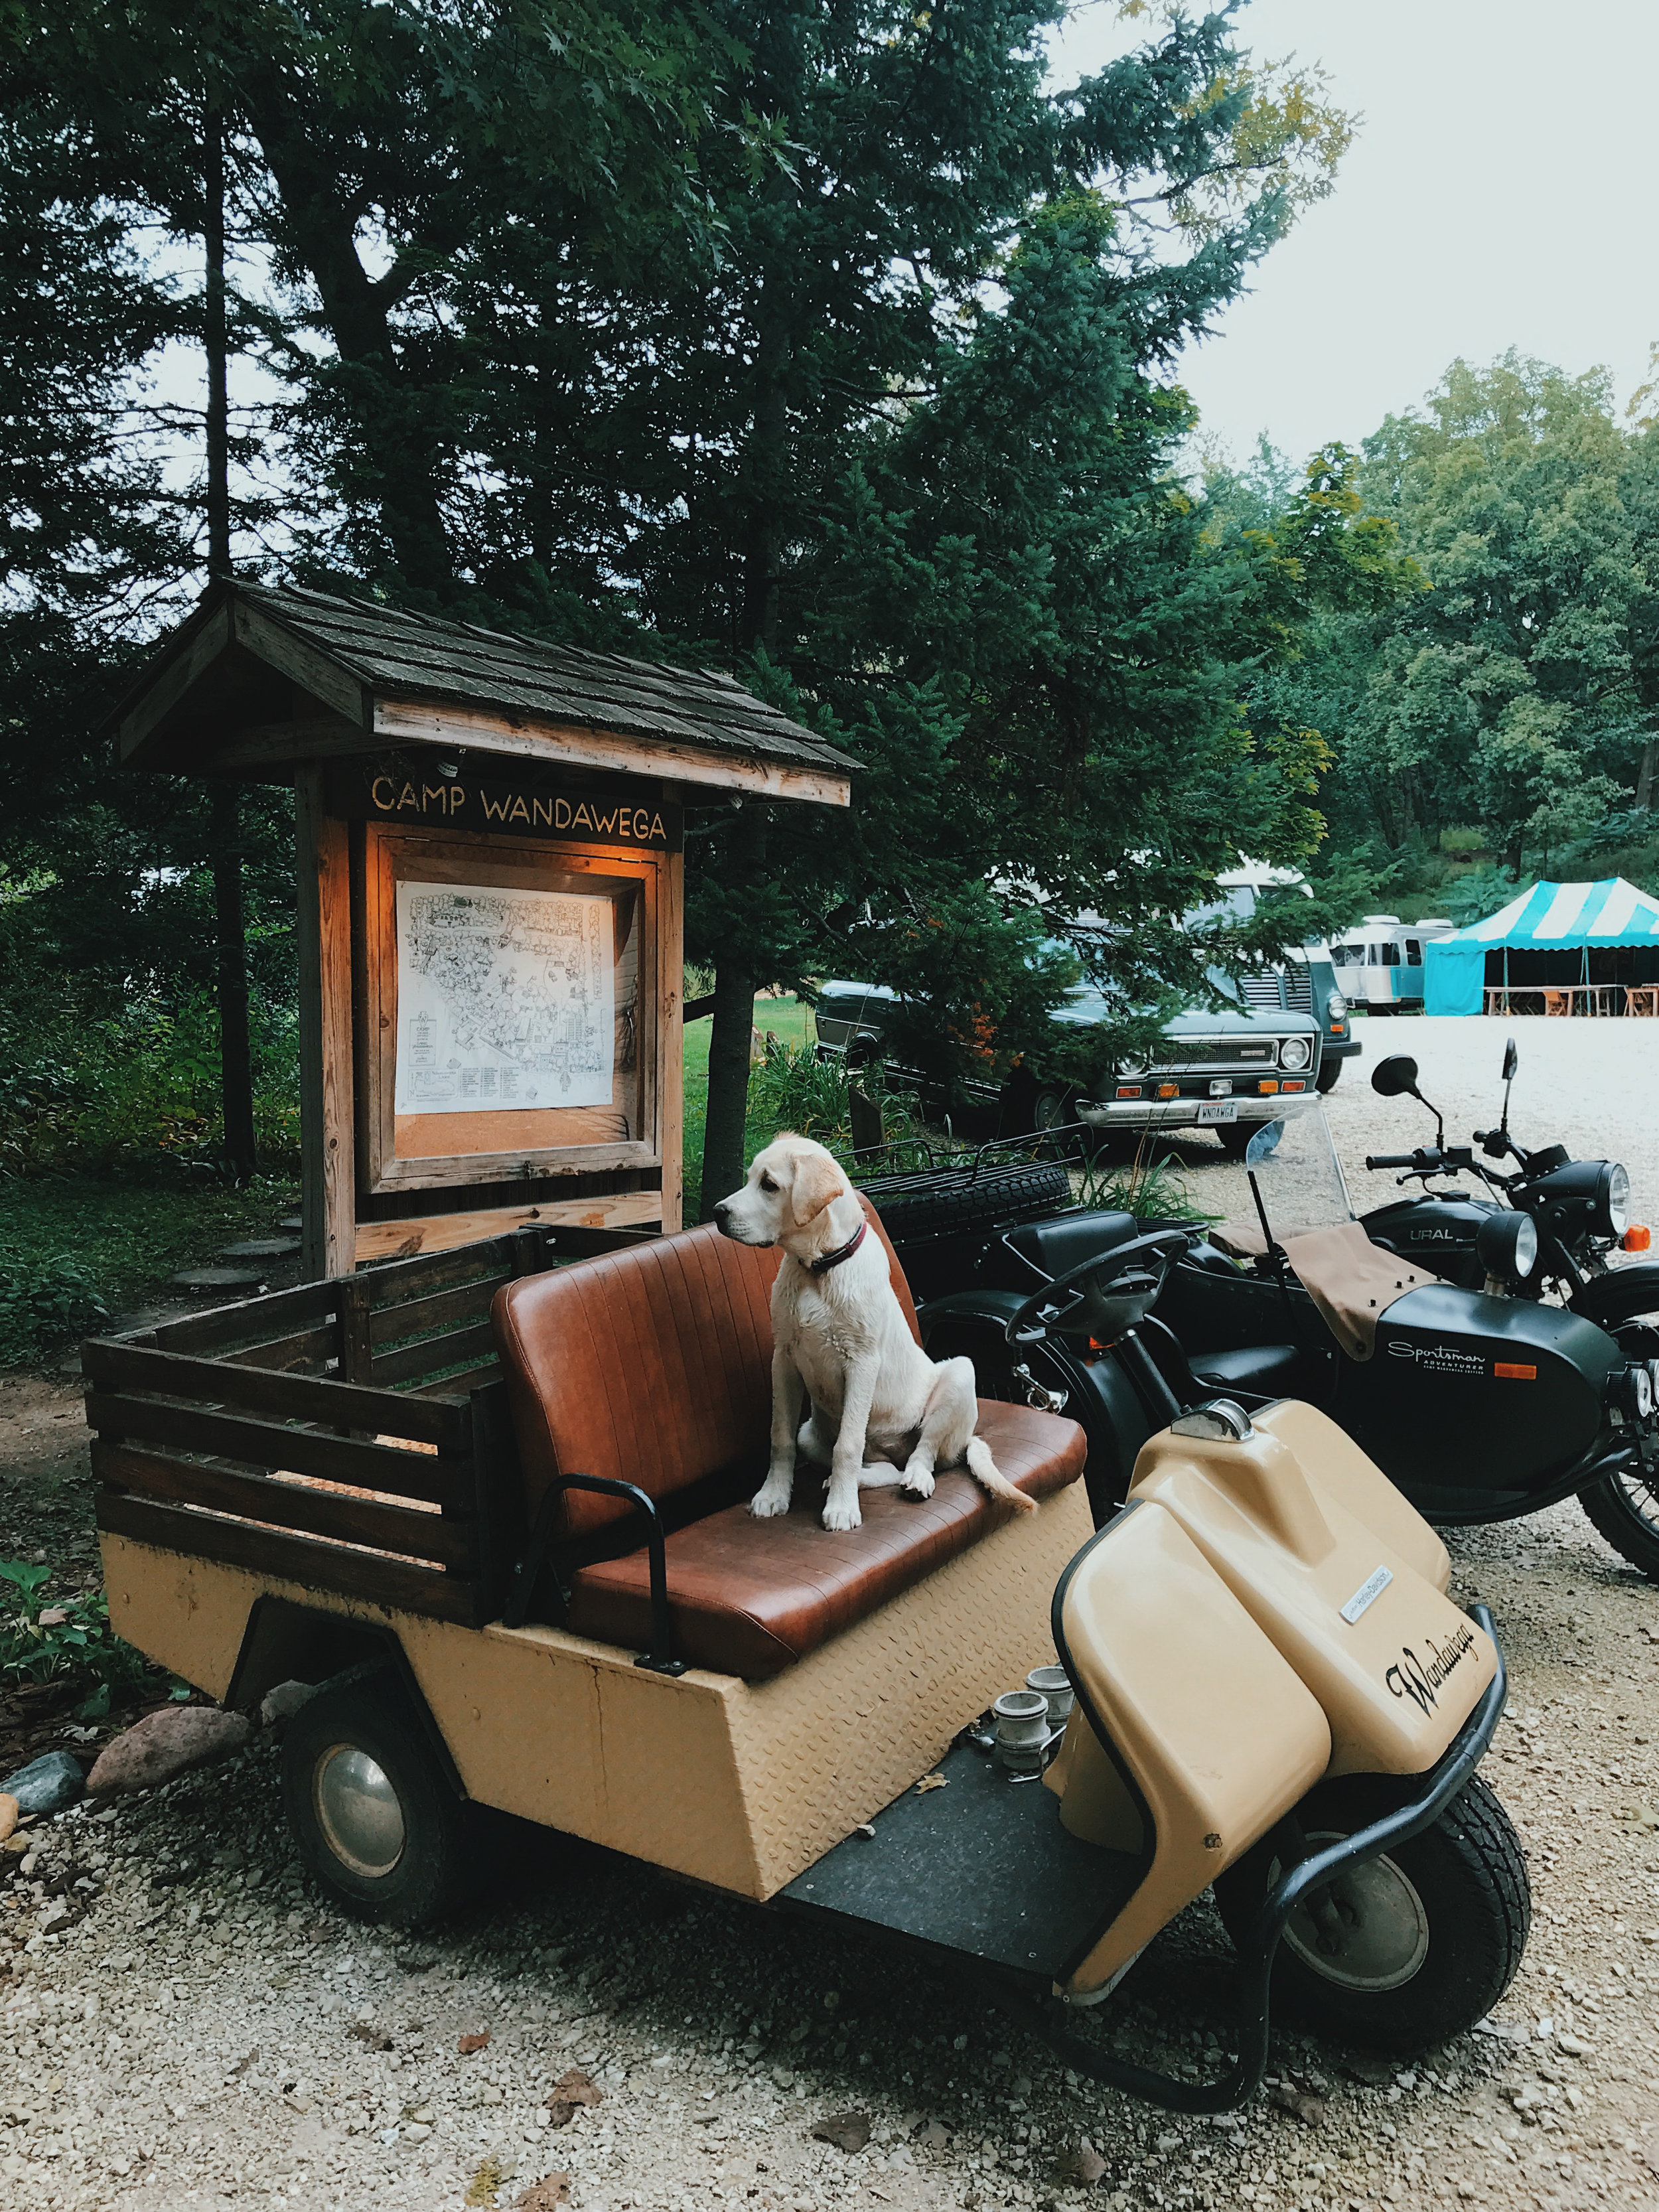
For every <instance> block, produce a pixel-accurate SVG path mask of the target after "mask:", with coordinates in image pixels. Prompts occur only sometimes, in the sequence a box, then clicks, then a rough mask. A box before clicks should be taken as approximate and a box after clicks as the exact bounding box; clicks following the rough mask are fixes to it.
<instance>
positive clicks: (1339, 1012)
mask: <svg viewBox="0 0 1659 2212" xmlns="http://www.w3.org/2000/svg"><path fill="white" fill-rule="evenodd" d="M1325 1018H1326V1019H1327V1020H1328V1021H1333V1022H1346V1020H1347V1018H1348V1002H1347V1000H1346V999H1345V998H1344V997H1343V995H1342V994H1341V992H1340V991H1333V992H1332V993H1331V995H1330V997H1329V998H1328V999H1327V1000H1326V1001H1325Z"/></svg>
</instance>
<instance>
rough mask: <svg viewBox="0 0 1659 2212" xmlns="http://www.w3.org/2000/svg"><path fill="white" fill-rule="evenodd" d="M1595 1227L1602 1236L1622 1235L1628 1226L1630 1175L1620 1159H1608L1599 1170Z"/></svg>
mask: <svg viewBox="0 0 1659 2212" xmlns="http://www.w3.org/2000/svg"><path fill="white" fill-rule="evenodd" d="M1595 1210H1596V1212H1597V1213H1598V1214H1599V1215H1600V1216H1601V1219H1600V1220H1599V1221H1598V1222H1597V1224H1596V1227H1597V1229H1598V1231H1600V1233H1601V1235H1602V1236H1603V1237H1622V1236H1623V1235H1624V1233H1625V1231H1626V1230H1627V1229H1628V1228H1629V1227H1630V1176H1628V1175H1627V1174H1626V1171H1625V1167H1624V1164H1623V1162H1622V1161H1620V1160H1609V1161H1608V1162H1607V1165H1606V1166H1605V1167H1604V1168H1603V1169H1602V1170H1601V1188H1599V1189H1598V1190H1597V1192H1596V1194H1595Z"/></svg>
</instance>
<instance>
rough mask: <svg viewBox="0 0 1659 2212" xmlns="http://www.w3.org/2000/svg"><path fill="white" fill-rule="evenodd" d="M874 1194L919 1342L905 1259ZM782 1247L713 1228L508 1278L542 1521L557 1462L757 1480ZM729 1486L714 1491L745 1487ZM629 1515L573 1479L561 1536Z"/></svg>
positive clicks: (500, 1300)
mask: <svg viewBox="0 0 1659 2212" xmlns="http://www.w3.org/2000/svg"><path fill="white" fill-rule="evenodd" d="M860 1202H861V1203H862V1204H863V1205H864V1210H865V1212H866V1216H867V1217H868V1218H869V1219H870V1222H871V1224H872V1227H873V1228H874V1230H875V1232H876V1234H877V1235H878V1237H880V1238H881V1241H882V1243H883V1244H884V1245H885V1246H886V1249H887V1254H888V1259H889V1263H890V1268H891V1273H892V1278H893V1287H894V1289H895V1291H896V1292H897V1294H898V1298H899V1303H900V1304H901V1305H902V1308H903V1309H904V1313H905V1317H906V1319H907V1320H908V1322H909V1325H910V1329H911V1333H912V1334H914V1335H916V1336H917V1338H918V1341H919V1340H920V1332H919V1331H918V1330H917V1328H916V1318H915V1306H914V1305H913V1304H912V1303H911V1299H910V1292H909V1288H908V1285H907V1284H906V1283H905V1280H904V1275H903V1270H902V1268H901V1267H900V1266H899V1263H898V1261H897V1259H896V1257H895V1256H894V1255H893V1248H892V1246H891V1244H890V1243H888V1239H887V1235H886V1231H884V1229H883V1228H882V1226H881V1224H880V1222H879V1220H878V1219H877V1218H876V1215H875V1212H874V1209H873V1208H872V1206H870V1205H869V1203H868V1201H867V1200H861V1201H860ZM780 1261H781V1254H780V1253H779V1252H778V1251H777V1249H775V1248H769V1249H762V1248H759V1247H757V1246H755V1245H749V1244H737V1243H733V1242H732V1239H731V1238H730V1237H722V1236H721V1235H720V1231H719V1230H717V1229H715V1228H714V1227H712V1226H705V1227H703V1228H701V1229H688V1230H684V1231H680V1232H679V1233H678V1234H677V1235H674V1236H671V1237H655V1238H653V1239H652V1240H651V1242H649V1243H641V1244H636V1245H632V1246H629V1248H628V1249H626V1250H625V1251H621V1252H607V1253H605V1254H604V1255H601V1256H600V1257H599V1258H598V1259H595V1260H583V1261H577V1262H576V1263H575V1264H574V1266H571V1267H555V1268H552V1269H550V1270H549V1271H548V1273H545V1274H540V1275H528V1276H526V1277H524V1278H523V1279H521V1280H520V1281H518V1282H514V1283H507V1284H504V1285H502V1287H501V1290H499V1291H497V1292H496V1294H495V1304H494V1305H493V1307H492V1309H491V1319H492V1321H493V1322H494V1324H495V1341H496V1343H497V1345H498V1346H500V1349H501V1366H502V1370H503V1371H504V1373H505V1375H506V1377H507V1392H508V1395H509V1398H510V1400H511V1403H512V1407H513V1428H514V1430H515V1431H516V1434H517V1437H518V1440H519V1453H520V1461H521V1463H522V1466H523V1469H524V1479H525V1494H526V1509H527V1510H528V1512H529V1514H530V1516H532V1518H533V1516H534V1515H535V1512H536V1510H537V1508H538V1506H539V1504H540V1503H541V1500H542V1497H543V1494H544V1492H545V1491H546V1488H547V1486H548V1484H549V1483H550V1481H551V1480H552V1479H553V1477H554V1476H555V1475H556V1474H599V1475H609V1476H611V1477H612V1478H613V1479H614V1480H617V1481H619V1482H632V1483H635V1484H637V1485H638V1486H639V1487H640V1489H641V1490H643V1491H644V1492H647V1495H648V1496H649V1497H651V1498H656V1499H659V1500H660V1499H665V1498H671V1497H672V1496H673V1495H674V1493H675V1492H682V1491H686V1490H689V1489H690V1487H691V1486H692V1485H694V1484H697V1483H702V1482H705V1481H708V1480H710V1479H711V1478H716V1477H719V1476H720V1475H721V1474H729V1475H730V1476H731V1478H732V1484H733V1486H736V1485H738V1482H739V1479H741V1480H742V1481H744V1482H747V1481H749V1480H750V1478H752V1480H753V1483H754V1484H755V1485H758V1483H759V1481H760V1479H761V1477H762V1476H763V1474H764V1473H765V1471H766V1461H767V1455H768V1446H769V1433H770V1428H771V1414H772V1320H771V1311H770V1300H771V1294H772V1284H773V1281H774V1279H775V1277H776V1274H777V1272H778V1267H779V1263H780ZM715 1488H716V1492H717V1495H716V1496H715V1497H714V1498H713V1499H711V1501H710V1502H711V1503H715V1504H724V1503H725V1502H726V1498H727V1497H730V1496H731V1495H732V1490H731V1489H727V1490H726V1493H725V1495H724V1496H720V1495H718V1489H719V1486H718V1485H716V1486H715ZM627 1512H628V1508H627V1506H626V1505H625V1504H623V1502H622V1501H621V1500H620V1499H617V1498H604V1497H598V1496H595V1495H593V1494H592V1492H586V1493H584V1492H567V1493H566V1497H565V1503H564V1516H563V1522H562V1528H561V1529H560V1530H559V1534H562V1535H563V1536H577V1535H585V1534H589V1533H590V1532H592V1531H593V1530H595V1529H599V1528H605V1526H607V1525H608V1524H610V1523H611V1522H616V1521H618V1520H620V1519H622V1518H623V1516H624V1515H625V1514H626V1513H627Z"/></svg>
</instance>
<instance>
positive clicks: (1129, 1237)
mask: <svg viewBox="0 0 1659 2212" xmlns="http://www.w3.org/2000/svg"><path fill="white" fill-rule="evenodd" d="M1139 1234H1140V1225H1139V1222H1137V1220H1136V1219H1135V1218H1134V1216H1133V1213H1115V1212H1110V1211H1109V1210H1107V1209H1106V1208H1101V1209H1099V1210H1098V1211H1096V1212H1089V1213H1062V1214H1060V1215H1059V1216H1058V1217H1057V1218H1055V1219H1054V1220H1053V1221H1026V1222H1022V1223H1021V1225H1020V1226H1019V1227H1018V1229H1011V1230H1010V1231H1008V1233H1007V1235H1006V1237H1002V1238H1001V1239H1000V1243H1003V1244H1006V1246H1007V1247H1008V1248H1009V1249H1010V1250H1011V1251H1013V1252H1016V1253H1018V1255H1019V1257H1020V1258H1021V1259H1022V1260H1024V1261H1026V1262H1027V1263H1028V1265H1029V1266H1030V1267H1034V1268H1036V1270H1037V1274H1036V1275H1034V1276H1031V1277H1029V1278H1027V1277H1024V1276H1023V1273H1022V1271H1021V1270H1020V1269H1018V1268H1014V1269H1012V1270H1010V1269H1009V1268H1008V1266H1007V1261H1006V1254H1005V1255H1002V1256H1003V1261H1004V1264H1003V1266H1002V1267H1000V1268H998V1269H996V1274H997V1278H998V1279H999V1282H1000V1279H1001V1278H1002V1277H1003V1276H1004V1275H1006V1276H1007V1277H1008V1281H1007V1284H1006V1287H1007V1288H1009V1289H1011V1290H1013V1289H1018V1290H1032V1289H1035V1288H1036V1283H1037V1280H1038V1278H1039V1277H1040V1278H1041V1279H1042V1280H1043V1281H1046V1282H1052V1281H1053V1280H1054V1278H1055V1276H1056V1275H1063V1274H1064V1273H1066V1269H1067V1268H1068V1267H1079V1266H1081V1264H1082V1262H1083V1261H1085V1260H1091V1259H1093V1257H1094V1256H1095V1255H1096V1254H1097V1252H1113V1251H1115V1250H1116V1249H1117V1247H1118V1246H1119V1245H1120V1244H1129V1243H1133V1241H1134V1239H1135V1238H1136V1237H1138V1236H1139ZM995 1252H996V1247H993V1248H992V1251H991V1252H990V1253H987V1255H986V1257H987V1266H988V1267H994V1266H995V1259H994V1255H995Z"/></svg>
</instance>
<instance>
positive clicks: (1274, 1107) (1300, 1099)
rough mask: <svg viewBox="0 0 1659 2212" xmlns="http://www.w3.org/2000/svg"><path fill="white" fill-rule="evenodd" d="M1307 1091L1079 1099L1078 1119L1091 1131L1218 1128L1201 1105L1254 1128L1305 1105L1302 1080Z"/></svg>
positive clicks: (1308, 1094)
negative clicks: (1223, 1108) (1229, 1110)
mask: <svg viewBox="0 0 1659 2212" xmlns="http://www.w3.org/2000/svg"><path fill="white" fill-rule="evenodd" d="M1304 1082H1306V1083H1307V1088H1306V1089H1305V1090H1303V1091H1291V1092H1290V1093H1289V1094H1288V1095H1287V1094H1285V1093H1284V1092H1282V1091H1281V1092H1275V1093H1274V1094H1273V1096H1272V1097H1267V1098H1264V1097H1261V1094H1260V1092H1258V1093H1256V1094H1255V1096H1254V1097H1242V1098H1228V1099H1219V1098H1216V1099H1211V1098H1112V1099H1091V1098H1080V1099H1079V1101H1078V1109H1077V1111H1078V1119H1079V1121H1086V1122H1087V1123H1088V1124H1089V1126H1090V1127H1091V1129H1198V1128H1205V1129H1212V1128H1215V1127H1219V1126H1222V1124H1221V1123H1220V1122H1218V1120H1217V1119H1216V1117H1215V1116H1213V1115H1200V1108H1202V1107H1205V1106H1212V1105H1213V1106H1220V1105H1227V1106H1233V1107H1236V1108H1237V1112H1236V1113H1234V1114H1231V1115H1227V1116H1226V1117H1225V1120H1226V1121H1227V1122H1230V1123H1234V1124H1237V1122H1240V1121H1244V1122H1248V1123H1249V1124H1250V1125H1251V1126H1252V1127H1254V1126H1255V1124H1256V1123H1258V1122H1261V1121H1275V1120H1277V1118H1278V1117H1279V1115H1281V1114H1282V1113H1283V1112H1284V1111H1285V1107H1286V1106H1287V1105H1299V1104H1305V1103H1306V1102H1307V1101H1308V1100H1309V1099H1310V1098H1311V1097H1313V1096H1314V1088H1313V1085H1312V1083H1311V1081H1309V1080H1308V1079H1306V1078H1304Z"/></svg>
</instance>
